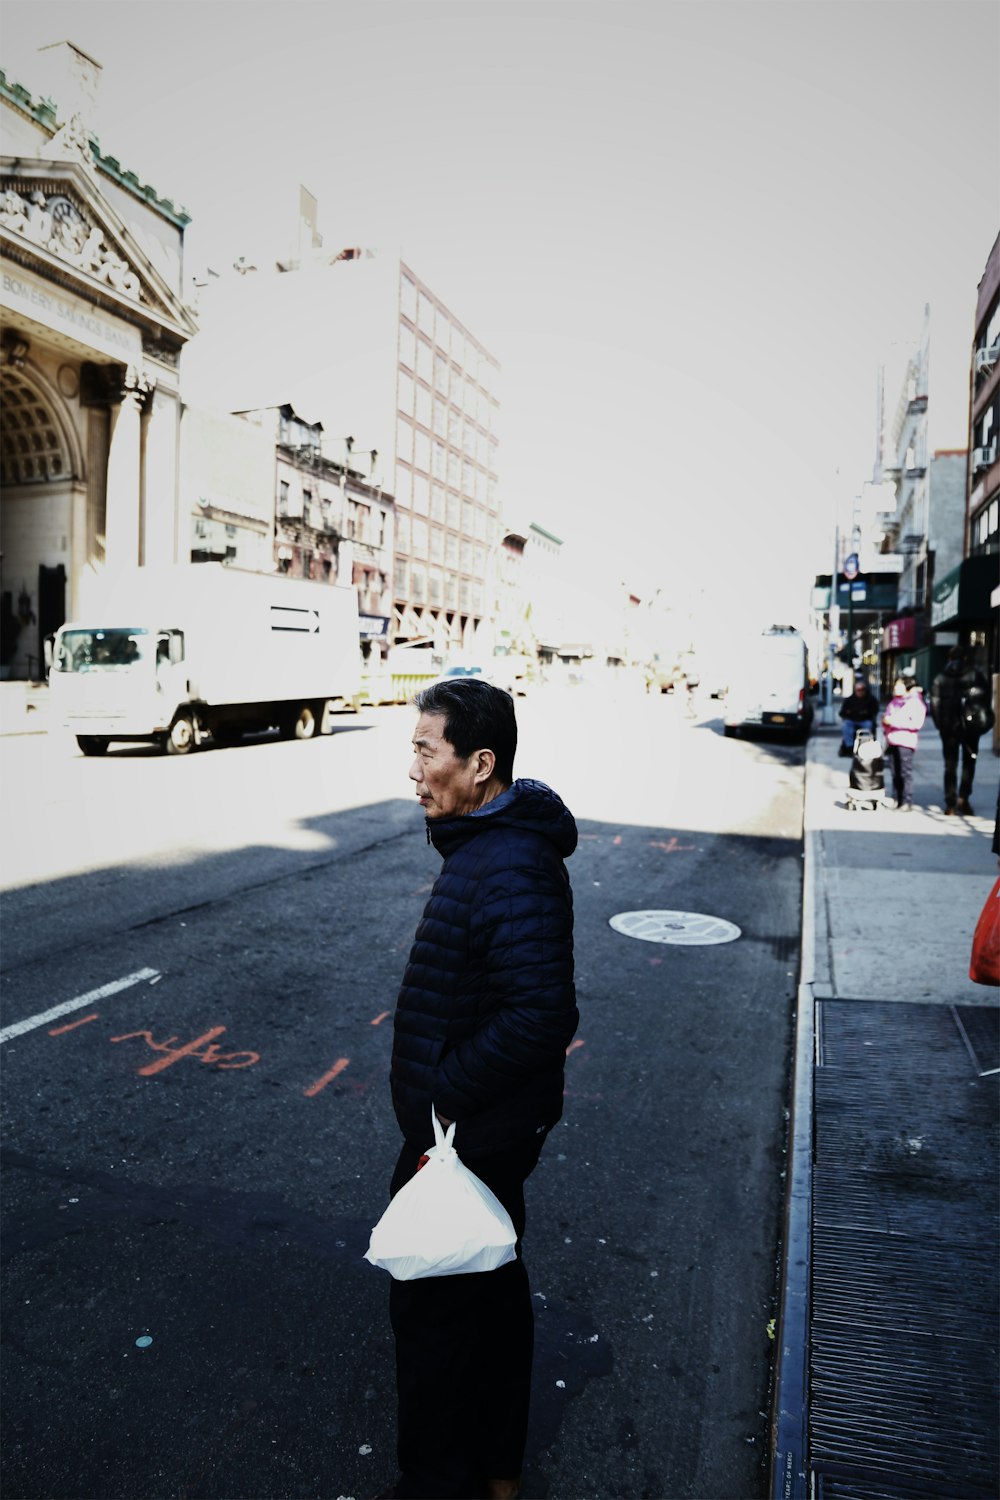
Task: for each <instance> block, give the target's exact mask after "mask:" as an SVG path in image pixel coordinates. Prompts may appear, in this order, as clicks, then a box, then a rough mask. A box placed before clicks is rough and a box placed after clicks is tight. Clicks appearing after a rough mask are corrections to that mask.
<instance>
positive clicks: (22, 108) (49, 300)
mask: <svg viewBox="0 0 1000 1500" xmlns="http://www.w3.org/2000/svg"><path fill="white" fill-rule="evenodd" d="M61 45H62V48H63V49H64V64H65V65H64V69H63V72H64V76H65V78H66V80H67V87H66V90H65V100H64V101H61V102H57V103H56V104H53V102H52V101H51V100H50V99H37V98H35V97H33V96H32V95H31V94H29V93H28V92H27V90H25V89H24V88H22V87H21V86H20V85H19V84H17V83H12V82H10V81H9V80H8V79H7V78H6V76H5V75H4V74H3V73H0V147H2V155H0V320H2V332H0V453H2V490H0V547H2V557H0V607H2V617H3V649H2V653H0V657H2V669H3V675H4V676H15V677H20V678H26V677H27V678H32V677H34V678H41V677H43V676H44V640H45V637H46V636H47V635H50V634H51V633H52V631H53V630H55V629H57V628H58V626H59V625H60V624H62V623H63V621H64V620H65V619H67V618H69V617H70V616H72V615H73V613H74V611H75V609H76V606H77V603H78V600H79V595H80V590H81V585H82V583H83V581H84V579H85V577H86V575H87V574H88V572H90V573H94V572H99V571H100V570H102V569H104V568H105V567H116V566H119V565H122V566H134V565H136V564H142V563H144V562H145V561H146V560H147V559H153V558H155V559H157V560H158V561H180V560H182V559H184V558H186V557H187V556H188V555H189V551H190V541H189V535H188V532H189V527H190V522H189V519H188V517H187V516H186V515H185V516H181V515H180V514H179V507H178V452H179V424H180V394H179V389H178V368H179V360H180V353H181V350H182V348H183V347H184V345H185V343H186V342H187V340H188V339H189V338H190V337H191V336H192V335H193V334H194V332H195V325H194V322H193V319H192V316H191V313H190V311H189V310H188V309H187V308H186V307H185V305H184V302H183V298H182V247H183V235H184V227H185V225H186V223H187V216H186V215H185V214H184V212H183V211H182V210H180V209H178V208H177V207H176V206H175V205H174V204H173V203H171V202H170V201H168V200H166V199H163V198H161V197H159V195H158V194H157V193H156V192H155V191H154V190H153V189H152V188H150V187H148V186H145V185H143V184H142V183H141V182H140V180H139V178H138V177H136V175H135V174H134V173H132V172H129V171H127V170H123V169H122V167H121V165H120V164H119V162H118V161H116V160H115V159H114V158H112V157H107V156H102V155H101V153H100V150H99V149H98V147H97V144H96V142H95V141H94V139H93V137H92V136H91V134H90V132H89V130H88V127H87V123H86V103H87V100H88V98H89V99H91V100H92V98H93V95H94V91H95V89H96V84H97V76H98V74H99V71H100V69H99V65H98V64H96V63H94V62H93V61H92V60H91V59H90V58H88V57H87V56H86V54H84V53H82V52H81V51H80V50H79V49H78V48H75V47H73V46H71V44H69V43H63V44H61Z"/></svg>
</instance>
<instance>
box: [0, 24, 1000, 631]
mask: <svg viewBox="0 0 1000 1500" xmlns="http://www.w3.org/2000/svg"><path fill="white" fill-rule="evenodd" d="M4 12H5V23H4V28H3V38H2V48H0V55H2V58H3V65H4V67H5V69H6V71H7V75H8V78H14V79H17V80H18V81H20V82H22V83H24V84H25V85H26V86H27V87H28V88H29V89H31V88H32V86H33V84H34V83H35V81H36V79H37V76H38V71H39V69H38V63H37V60H36V59H35V58H34V52H35V49H37V48H38V47H40V46H44V45H46V44H48V43H51V42H56V41H60V40H63V39H64V38H69V39H70V40H72V41H74V42H76V43H77V44H78V45H79V46H81V47H82V48H83V49H84V50H85V51H87V52H89V53H90V54H91V55H92V56H93V57H95V58H96V59H97V61H99V62H100V63H102V65H103V69H104V72H103V76H102V81H101V98H100V114H99V117H98V120H97V122H96V125H97V129H98V133H99V135H100V139H101V144H102V147H103V149H104V150H105V151H108V152H110V153H111V154H112V155H114V156H117V157H118V158H119V160H120V161H121V162H122V164H123V165H124V166H126V167H129V168H131V169H133V170H134V171H136V172H137V173H138V174H139V176H140V178H141V179H142V180H143V181H148V182H151V183H152V184H153V185H154V187H156V188H157V190H158V191H159V192H161V193H163V194H165V195H167V196H169V197H172V198H174V199H175V201H177V202H179V203H182V204H183V205H184V206H185V207H186V208H187V210H188V211H189V212H190V213H191V215H192V223H191V226H190V228H189V230H188V233H187V240H186V244H187V251H186V258H187V270H188V272H189V273H191V272H193V271H194V270H196V269H197V268H198V267H199V266H201V265H204V264H205V263H206V262H207V263H209V264H215V265H219V264H222V265H227V264H229V263H230V262H231V261H232V260H233V259H234V258H235V257H236V256H237V255H238V254H240V253H247V254H248V255H253V253H254V247H255V245H258V244H259V243H260V224H261V220H262V219H263V220H264V221H265V222H266V223H267V224H269V225H273V224H274V223H275V221H276V220H279V221H284V219H285V218H287V219H288V220H289V221H290V220H291V216H292V215H293V213H294V205H295V202H296V193H297V188H298V184H299V183H300V182H301V183H303V184H305V185H306V187H308V188H309V190H310V191H311V192H312V193H313V194H314V195H315V196H316V197H317V198H318V200H319V228H320V232H321V233H322V235H323V237H324V243H325V246H326V247H327V248H330V249H335V248H339V247H340V246H343V245H354V244H362V245H366V246H375V247H379V246H381V247H385V248H386V249H387V250H388V251H395V250H398V249H401V250H402V253H403V255H404V257H405V258H406V259H407V260H408V262H409V263H410V264H411V265H412V266H413V269H414V270H415V271H416V272H417V274H418V275H419V276H421V277H422V278H423V280H425V281H426V282H427V283H428V284H429V285H430V287H431V288H432V289H433V291H434V292H435V293H436V294H437V295H438V296H439V297H440V298H441V299H442V300H443V301H444V302H445V303H446V304H447V305H448V306H449V308H450V309H451V311H452V312H453V313H454V314H455V316H456V317H458V318H459V319H460V320H461V321H463V322H464V323H465V324H466V325H467V326H468V327H469V328H470V329H471V330H472V332H473V333H474V334H475V335H476V336H477V337H478V338H479V339H480V340H481V341H482V342H483V343H485V344H486V346H487V347H488V348H489V349H490V350H491V351H492V352H493V353H494V354H496V356H497V357H498V359H499V360H500V362H501V364H502V367H503V378H502V385H501V390H500V396H501V402H502V413H501V426H500V437H501V447H500V459H501V493H502V496H503V500H504V504H505V508H506V509H507V510H508V512H509V513H510V514H511V515H512V516H516V517H525V518H527V519H533V520H535V521H538V522H539V523H541V524H542V525H544V526H546V527H547V528H548V529H549V530H552V531H555V532H556V533H557V534H559V535H560V536H563V537H564V538H566V540H567V550H569V549H572V550H573V552H574V553H575V556H576V557H577V559H578V560H579V563H580V565H581V566H584V565H585V564H587V563H588V562H589V561H590V559H591V558H599V559H600V560H601V561H600V562H599V563H597V564H595V565H597V566H602V567H603V568H604V570H605V572H606V573H610V574H613V575H614V576H615V577H617V578H620V579H622V580H624V581H626V582H629V583H630V584H631V585H632V586H633V587H635V588H636V589H637V590H638V591H639V592H643V593H645V592H648V591H649V590H650V589H651V588H652V587H653V586H655V585H662V586H663V587H664V588H665V589H667V590H668V591H669V590H670V589H674V588H677V589H680V588H683V587H688V588H690V587H699V586H700V587H704V588H705V590H706V599H707V601H708V602H709V603H710V605H711V606H712V608H713V609H714V608H716V607H717V609H718V611H719V613H720V614H724V615H726V616H727V617H732V615H733V611H734V609H736V610H738V609H744V610H751V611H752V610H753V609H755V608H759V609H760V611H761V613H762V614H764V615H766V617H767V619H768V620H769V619H771V618H777V619H794V620H795V623H801V624H804V623H805V619H806V610H807V606H808V598H809V584H810V581H811V577H812V575H813V574H814V573H815V572H816V571H819V570H824V569H828V568H829V566H830V560H831V557H832V553H833V532H834V526H835V524H836V522H837V521H838V520H839V521H840V522H841V523H842V524H843V522H844V520H845V519H846V518H847V517H848V515H849V509H850V503H851V499H852V497H853V496H854V495H855V494H857V493H858V492H859V490H860V487H861V485H862V483H863V482H864V481H866V480H868V479H870V478H871V470H872V461H873V456H874V447H875V387H876V372H877V369H878V366H879V364H880V363H887V364H888V365H889V367H890V370H891V369H892V368H893V365H894V363H895V365H896V366H898V363H899V360H900V359H901V358H902V356H903V354H904V353H905V352H906V348H907V346H908V345H909V344H910V343H912V342H914V341H915V340H916V339H917V338H918V337H919V334H920V327H921V320H922V316H923V308H924V304H925V302H929V303H930V305H931V329H932V333H931V391H930V394H931V409H932V412H934V413H935V415H936V421H935V425H934V437H933V441H934V443H935V444H936V445H938V446H954V447H964V446H965V443H966V426H965V424H966V415H967V399H968V398H967V380H968V351H969V344H970V340H971V337H972V333H973V317H974V311H975V298H976V285H977V282H978V281H979V279H980V277H981V275H982V273H983V269H984V267H985V263H986V259H987V256H988V254H989V251H990V247H991V245H992V243H993V240H994V238H995V237H996V234H997V230H998V229H1000V201H998V186H997V185H998V183H1000V159H998V158H1000V147H998V142H997V139H996V136H995V133H994V132H993V124H994V123H995V116H994V112H992V111H993V105H992V103H991V100H990V96H989V91H990V88H991V79H994V78H995V73H996V61H997V58H998V56H1000V7H997V6H996V5H995V4H994V3H992V0H984V3H980V0H942V3H938V0H919V3H910V0H888V3H885V0H861V3H852V0H834V3H829V4H828V3H825V0H789V3H759V0H737V3H735V4H730V3H728V0H702V3H682V4H678V3H676V0H657V3H649V4H647V3H642V4H633V3H629V0H613V3H610V4H605V3H599V4H578V3H575V0H556V3H553V0H530V3H524V4H522V3H520V0H502V3H495V0H481V3H476V0H464V3H458V0H451V3H427V0H407V3H395V0H386V3H380V0H365V3H360V4H355V3H340V0H336V3H334V0H256V3H255V0H111V3H109V0H72V3H62V0H6V4H5V7H4ZM977 90H981V91H982V100H981V104H980V105H979V106H978V107H977V105H976V96H977ZM42 91H44V90H42ZM977 132H981V135H980V136H979V138H978V139H977ZM897 394H898V385H894V384H890V388H889V389H888V391H887V404H888V406H889V408H890V410H891V409H892V408H893V407H894V405H895V401H896V396H897ZM345 419H346V420H347V422H348V423H349V421H350V417H349V414H346V418H345ZM609 528H610V531H611V537H610V538H609V536H608V529H609ZM595 538H596V539H597V540H598V543H599V545H594V539H595ZM765 623H766V621H765Z"/></svg>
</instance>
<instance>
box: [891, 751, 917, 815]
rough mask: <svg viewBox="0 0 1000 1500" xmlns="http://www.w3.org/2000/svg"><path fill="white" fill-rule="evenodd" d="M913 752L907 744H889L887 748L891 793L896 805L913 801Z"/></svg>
mask: <svg viewBox="0 0 1000 1500" xmlns="http://www.w3.org/2000/svg"><path fill="white" fill-rule="evenodd" d="M914 753H915V752H914V751H913V749H912V748H911V747H910V746H909V745H890V746H889V749H888V754H889V765H890V767H891V769H892V795H893V796H894V797H895V799H896V806H897V807H903V806H904V805H905V804H906V803H909V802H912V801H913V756H914Z"/></svg>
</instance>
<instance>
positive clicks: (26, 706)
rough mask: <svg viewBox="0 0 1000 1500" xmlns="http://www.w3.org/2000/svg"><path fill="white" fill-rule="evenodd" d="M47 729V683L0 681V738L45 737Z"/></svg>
mask: <svg viewBox="0 0 1000 1500" xmlns="http://www.w3.org/2000/svg"><path fill="white" fill-rule="evenodd" d="M48 726H49V689H48V684H47V683H44V682H11V681H10V680H9V679H6V678H5V679H4V680H3V681H0V734H44V733H45V731H46V729H47V728H48Z"/></svg>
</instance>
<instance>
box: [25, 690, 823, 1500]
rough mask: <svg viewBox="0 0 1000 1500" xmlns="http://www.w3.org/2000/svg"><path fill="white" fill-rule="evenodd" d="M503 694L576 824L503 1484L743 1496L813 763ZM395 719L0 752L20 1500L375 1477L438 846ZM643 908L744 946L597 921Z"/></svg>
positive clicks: (758, 1368) (98, 1499) (757, 1389)
mask: <svg viewBox="0 0 1000 1500" xmlns="http://www.w3.org/2000/svg"><path fill="white" fill-rule="evenodd" d="M714 711H715V705H711V704H709V705H706V715H710V714H711V713H712V712H714ZM519 718H520V721H521V739H522V748H521V751H520V753H519V757H518V766H517V769H518V771H519V772H520V773H521V774H524V775H537V776H540V777H542V778H543V779H545V780H548V781H549V782H550V783H551V784H552V785H554V786H555V787H556V788H557V789H558V790H559V791H560V792H561V794H562V795H563V796H564V798H565V800H566V801H567V803H568V804H569V805H570V806H571V807H572V808H573V810H574V812H575V813H576V814H577V818H578V821H579V824H580V830H581V842H580V847H579V850H578V852H577V853H576V854H575V855H574V856H573V859H572V860H571V862H570V870H571V874H572V878H573V885H574V892H575V899H576V910H577V966H578V986H579V997H580V1009H581V1015H582V1021H581V1026H580V1030H579V1032H578V1035H577V1038H576V1041H575V1042H574V1045H573V1047H572V1049H571V1052H570V1055H569V1058H568V1061H567V1095H566V1112H565V1116H564V1120H563V1122H562V1124H561V1125H560V1126H559V1127H558V1128H557V1130H556V1131H555V1132H553V1134H552V1136H551V1138H550V1140H549V1142H548V1143H547V1145H546V1149H545V1152H544V1153H543V1157H542V1160H541V1163H540V1165H539V1167H538V1169H537V1171H536V1172H535V1174H534V1175H533V1177H532V1179H531V1182H530V1184H529V1197H528V1230H527V1236H526V1242H525V1243H526V1263H527V1264H528V1267H529V1271H530V1273H531V1277H532V1287H533V1292H534V1296H535V1307H536V1315H537V1335H536V1336H537V1345H536V1361H535V1398H534V1407H533V1417H532V1425H531V1431H530V1437H529V1449H528V1456H527V1464H526V1471H525V1494H526V1495H528V1496H531V1497H550V1500H584V1497H593V1500H607V1497H613V1496H622V1497H636V1500H638V1497H641V1496H647V1497H655V1500H674V1497H677V1500H679V1497H684V1496H693V1497H700V1500H736V1497H744V1496H757V1495H761V1494H763V1493H764V1490H765V1458H766V1443H767V1405H768V1399H769V1379H770V1362H771V1353H772V1346H771V1343H770V1341H769V1338H768V1330H767V1325H768V1321H769V1319H771V1318H772V1317H773V1316H774V1315H775V1309H776V1290H777V1255H778V1239H779V1232H780V1219H781V1204H782V1192H783V1171H784V1162H785V1158H784V1145H785V1129H786V1120H785V1105H786V1102H787V1100H786V1096H787V1087H788V1070H789V1058H790V1043H791V1028H792V1009H793V999H794V994H795V974H796V964H797V947H798V934H799V912H800V886H801V809H802V775H803V772H802V763H803V751H802V749H801V748H800V747H791V746H785V745H782V744H778V743H770V742H763V741H757V742H748V741H735V740H726V739H724V738H723V736H722V732H721V724H720V722H719V720H718V718H714V719H713V718H710V717H705V718H703V719H702V720H700V721H699V722H697V723H688V722H686V721H685V720H684V719H683V718H682V716H681V715H680V713H679V712H678V709H677V707H676V706H675V705H674V704H673V703H672V701H671V699H669V698H659V697H655V698H652V697H651V698H633V697H628V696H622V697H620V698H600V697H595V696H593V695H591V694H590V693H588V692H586V691H585V690H582V689H581V690H579V691H576V692H573V691H565V692H560V693H556V692H551V693H549V694H548V695H547V696H539V697H537V698H536V699H533V700H523V701H520V702H519ZM413 722H414V715H413V713H412V711H411V710H408V709H384V708H383V709H378V710H368V711H366V712H364V713H363V714H362V715H360V716H358V717H356V718H349V717H345V718H343V719H342V720H340V721H339V726H338V732H337V733H336V734H335V735H334V736H332V737H331V738H329V739H324V740H322V741H319V742H316V743H312V744H296V743H285V742H278V741H274V740H267V739H264V740H260V741H257V742H251V743H247V744H244V745H242V746H239V747H235V748H229V749H224V750H222V749H220V750H203V751H201V752H199V753H198V754H196V755H193V756H190V757H188V758H187V759H185V760H174V759H166V758H163V757H158V756H156V755H155V754H152V753H150V752H148V751H146V750H144V749H139V750H125V749H122V750H117V751H112V753H111V754H110V755H109V756H108V757H107V758H106V759H103V760H84V759H83V758H81V757H79V756H78V755H77V754H76V752H75V748H74V747H72V745H71V744H67V743H66V742H65V741H62V740H61V739H60V738H59V737H58V736H56V735H50V736H30V737H17V738H8V739H5V740H2V741H0V785H2V791H0V797H2V804H0V811H2V816H3V829H4V842H5V849H6V852H5V856H4V861H3V877H2V879H3V888H4V893H3V897H2V935H3V953H2V972H0V1001H2V1011H0V1026H2V1028H4V1033H5V1040H4V1044H3V1048H2V1054H0V1060H2V1063H3V1095H2V1121H3V1141H4V1152H3V1200H2V1201H3V1225H4V1232H3V1247H4V1264H3V1281H2V1295H3V1303H4V1318H3V1326H2V1339H3V1360H2V1364H0V1380H2V1410H3V1429H2V1481H3V1491H4V1494H5V1496H6V1497H7V1500H28V1497H39V1500H41V1497H44V1500H60V1497H71V1500H106V1497H123V1500H161V1497H163V1500H167V1497H192V1500H193V1497H199V1500H200V1497H205V1500H217V1497H224V1500H249V1497H255V1500H285V1497H295V1500H299V1497H301V1500H337V1497H355V1500H364V1497H367V1496H370V1495H372V1494H374V1493H375V1492H376V1491H377V1490H379V1489H381V1488H382V1487H383V1486H384V1485H385V1484H387V1483H388V1482H390V1481H391V1479H392V1476H393V1475H394V1473H395V1462H394V1424H393V1416H394V1386H393V1370H392V1345H391V1337H390V1333H389V1328H388V1320H387V1312H386V1302H387V1278H386V1277H385V1275H384V1273H381V1272H378V1271H376V1270H374V1269H373V1268H372V1267H370V1266H369V1265H367V1264H366V1263H365V1262H364V1261H363V1260H362V1255H363V1252H364V1250H365V1248H366V1247H367V1243H368V1235H369V1232H370V1229H371V1226H372V1224H373V1223H374V1222H375V1220H376V1219H377V1218H378V1216H379V1214H380V1213H381V1211H382V1208H383V1207H384V1203H385V1198H386V1186H387V1183H388V1179H389V1175H390V1172H391V1168H392V1165H393V1162H394V1160H395V1155H396V1151H397V1149H398V1132H397V1129H396V1126H395V1121H394V1119H393V1117H392V1112H391V1108H390V1105H389V1100H388V1091H387V1084H386V1074H387V1065H388V1056H389V1048H390V1041H391V1032H390V1027H391V1012H392V1008H393V1004H394V998H395V992H396V988H397V986H398V982H399V978H400V975H401V972H402V968H403V965H404V963H405V958H406V953H407V950H408V947H409V943H410V939H411V936H412V933H413V929H414V926H415V924H416V921H417V919H418V916H419V913H420V910H421V908H422V904H423V902H424V900H425V898H426V894H427V892H428V890H429V888H430V885H431V882H432V880H433V878H434V875H435V873H436V869H437V866H438V856H437V855H436V853H435V852H434V850H433V849H431V848H429V847H428V845H427V843H426V840H425V836H424V829H423V820H422V818H421V816H420V813H419V810H418V808H417V806H416V802H415V800H414V799H413V796H412V789H411V787H410V784H409V783H408V782H407V779H406V771H407V768H408V765H409V759H410V750H409V738H410V733H411V729H412V724H413ZM649 909H655V910H668V911H682V912H694V913H703V914H707V915H709V916H712V917H719V918H722V919H724V920H725V921H728V922H731V923H735V924H736V925H737V926H738V927H739V928H740V930H741V935H740V936H739V938H738V939H737V940H735V941H732V942H728V943H723V944H714V945H708V946H701V945H699V946H679V945H675V944H663V943H653V942H646V941H640V940H637V939H635V938H633V937H629V936H625V935H623V934H621V933H620V932H618V931H616V930H614V929H613V928H612V927H611V926H610V918H611V917H613V916H615V915H616V914H619V913H623V912H630V911H638V910H649ZM135 976H142V977H139V978H136V977H135ZM126 981H127V982H126ZM116 984H121V986H122V987H120V988H117V989H112V988H111V986H114V985H116ZM81 1000H85V1003H83V1004H76V1005H75V1006H74V1008H72V1009H65V1010H63V1011H62V1012H61V1013H60V1014H59V1015H56V1016H49V1017H48V1019H46V1020H44V1021H38V1020H37V1018H38V1017H39V1016H44V1015H45V1014H46V1013H47V1012H49V1011H50V1010H52V1009H54V1008H56V1007H61V1006H66V1005H67V1004H68V1003H69V1002H78V1001H81ZM28 1021H32V1022H33V1023H34V1024H33V1025H32V1026H31V1027H30V1029H25V1030H24V1031H22V1032H17V1033H16V1034H10V1028H12V1027H17V1026H18V1024H19V1023H22V1022H28Z"/></svg>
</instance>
